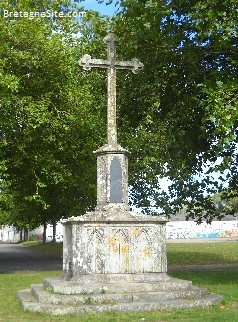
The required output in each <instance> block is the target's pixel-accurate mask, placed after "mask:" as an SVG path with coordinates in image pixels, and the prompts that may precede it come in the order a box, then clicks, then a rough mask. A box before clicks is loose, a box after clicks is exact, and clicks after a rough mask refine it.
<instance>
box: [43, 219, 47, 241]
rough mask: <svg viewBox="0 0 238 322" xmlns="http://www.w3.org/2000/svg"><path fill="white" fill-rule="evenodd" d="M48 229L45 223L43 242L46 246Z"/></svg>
mask: <svg viewBox="0 0 238 322" xmlns="http://www.w3.org/2000/svg"><path fill="white" fill-rule="evenodd" d="M46 228H47V224H46V223H44V228H43V229H44V231H43V240H42V242H43V244H46Z"/></svg>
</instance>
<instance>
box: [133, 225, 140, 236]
mask: <svg viewBox="0 0 238 322" xmlns="http://www.w3.org/2000/svg"><path fill="white" fill-rule="evenodd" d="M140 232H141V228H139V227H135V228H134V235H135V236H138V235H139V234H140Z"/></svg>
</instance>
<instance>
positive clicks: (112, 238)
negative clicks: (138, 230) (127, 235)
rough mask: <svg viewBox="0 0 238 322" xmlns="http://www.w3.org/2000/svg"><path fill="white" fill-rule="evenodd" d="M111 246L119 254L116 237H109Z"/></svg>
mask: <svg viewBox="0 0 238 322" xmlns="http://www.w3.org/2000/svg"><path fill="white" fill-rule="evenodd" d="M108 239H109V245H110V247H111V248H112V250H113V252H114V253H119V249H118V246H117V239H116V238H115V237H109V238H108Z"/></svg>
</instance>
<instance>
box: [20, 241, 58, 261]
mask: <svg viewBox="0 0 238 322" xmlns="http://www.w3.org/2000/svg"><path fill="white" fill-rule="evenodd" d="M22 245H23V246H27V247H31V249H32V250H34V251H38V252H42V253H46V254H53V255H57V256H60V257H62V256H63V243H56V244H53V243H46V244H42V243H39V242H38V241H27V242H24V243H22Z"/></svg>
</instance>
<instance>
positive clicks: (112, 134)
mask: <svg viewBox="0 0 238 322" xmlns="http://www.w3.org/2000/svg"><path fill="white" fill-rule="evenodd" d="M103 41H104V43H105V44H106V46H107V60H103V59H92V58H91V56H90V55H87V54H86V55H84V56H83V57H82V58H81V59H80V60H79V65H80V66H82V67H83V69H84V70H90V69H91V68H92V67H99V68H106V69H107V82H108V85H107V91H108V99H107V143H108V144H117V127H116V70H117V69H129V70H131V71H132V72H133V73H134V74H137V73H139V71H140V70H141V69H142V68H143V66H144V65H143V64H142V63H141V62H140V61H139V60H138V59H136V58H134V59H132V60H130V61H117V60H116V43H117V42H118V38H117V37H116V35H114V34H113V33H109V34H108V35H107V36H106V37H104V39H103Z"/></svg>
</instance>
